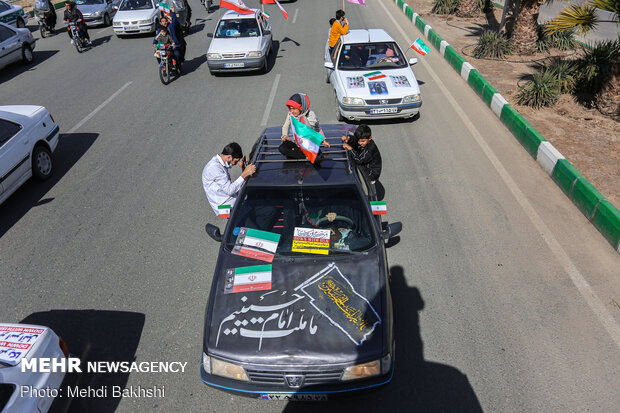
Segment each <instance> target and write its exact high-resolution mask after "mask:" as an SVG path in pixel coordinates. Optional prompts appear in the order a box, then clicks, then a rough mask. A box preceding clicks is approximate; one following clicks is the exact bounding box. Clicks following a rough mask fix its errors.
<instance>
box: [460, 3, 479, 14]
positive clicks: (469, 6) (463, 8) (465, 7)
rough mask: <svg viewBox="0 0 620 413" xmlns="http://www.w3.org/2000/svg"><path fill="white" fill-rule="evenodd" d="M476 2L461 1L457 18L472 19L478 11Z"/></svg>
mask: <svg viewBox="0 0 620 413" xmlns="http://www.w3.org/2000/svg"><path fill="white" fill-rule="evenodd" d="M479 9H480V7H479V5H478V0H461V1H459V8H458V10H457V11H456V15H457V16H459V17H474V16H475V15H476V13H477V12H478V11H479Z"/></svg>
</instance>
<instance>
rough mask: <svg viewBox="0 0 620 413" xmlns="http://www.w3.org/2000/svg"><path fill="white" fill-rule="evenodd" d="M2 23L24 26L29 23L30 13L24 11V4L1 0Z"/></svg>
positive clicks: (0, 20) (0, 17) (0, 18)
mask: <svg viewBox="0 0 620 413" xmlns="http://www.w3.org/2000/svg"><path fill="white" fill-rule="evenodd" d="M0 23H6V24H10V25H12V26H15V27H19V28H23V27H26V24H28V15H27V14H26V13H24V9H23V8H22V6H17V5H15V4H11V3H7V2H6V1H2V0H0Z"/></svg>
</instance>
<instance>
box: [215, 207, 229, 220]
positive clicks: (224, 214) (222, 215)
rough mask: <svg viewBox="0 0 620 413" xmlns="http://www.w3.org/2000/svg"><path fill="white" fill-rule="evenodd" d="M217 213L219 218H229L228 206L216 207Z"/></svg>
mask: <svg viewBox="0 0 620 413" xmlns="http://www.w3.org/2000/svg"><path fill="white" fill-rule="evenodd" d="M217 213H218V215H219V216H220V218H230V205H218V207H217Z"/></svg>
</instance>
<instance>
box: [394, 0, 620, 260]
mask: <svg viewBox="0 0 620 413" xmlns="http://www.w3.org/2000/svg"><path fill="white" fill-rule="evenodd" d="M394 3H396V4H397V5H398V7H399V8H400V9H401V10H402V12H403V13H405V15H406V16H407V17H408V18H409V20H411V22H412V23H413V24H414V25H415V26H416V27H417V28H418V30H420V31H421V32H422V33H424V37H426V38H427V39H428V41H429V42H430V43H431V44H432V45H433V46H434V47H435V49H437V50H438V51H439V53H440V54H441V55H442V56H443V57H444V59H445V60H446V61H447V62H448V63H449V64H450V66H452V68H454V70H456V72H457V73H459V74H460V75H461V77H462V78H463V80H465V82H467V84H468V85H469V86H470V87H471V88H472V89H473V90H474V91H475V92H476V94H477V95H478V96H480V98H481V99H482V100H483V101H484V103H486V105H487V106H488V107H490V108H491V110H492V111H493V113H495V115H496V116H497V117H498V118H499V119H500V121H501V122H502V123H503V124H504V126H506V127H507V128H508V130H509V131H510V132H511V133H512V134H513V135H514V137H515V138H517V140H518V141H519V142H520V143H521V145H523V147H524V148H525V150H527V151H528V153H529V154H530V155H531V156H532V157H533V158H534V159H536V161H537V162H538V163H539V164H540V166H541V167H542V168H543V169H544V170H545V171H546V172H547V174H548V175H549V176H551V178H552V179H553V181H554V182H555V183H556V184H557V185H558V186H559V187H560V188H561V189H562V191H563V192H564V193H565V194H566V196H568V198H569V199H570V200H571V201H572V202H573V203H574V204H575V206H576V207H577V208H578V209H579V210H580V211H581V213H583V214H584V215H585V217H586V218H588V220H589V221H590V222H591V223H592V224H593V225H594V226H595V227H596V229H598V230H599V232H600V233H601V234H603V236H604V237H605V238H606V239H607V241H609V242H610V243H611V245H612V246H613V247H614V248H615V249H616V251H617V252H618V253H620V211H619V210H618V208H616V207H615V206H614V205H613V204H612V203H611V202H609V201H608V200H607V199H606V198H605V197H604V196H603V195H602V194H601V193H600V192H599V191H598V190H597V189H596V188H595V187H594V185H592V184H591V183H590V182H589V181H588V180H587V179H586V178H585V177H584V176H583V175H582V174H581V173H580V172H579V171H578V170H577V169H576V168H575V167H574V166H573V165H572V164H571V163H570V162H569V161H567V160H566V159H565V158H564V156H562V154H561V153H560V152H559V151H558V150H557V149H556V148H555V147H554V146H553V145H552V144H551V143H550V142H548V141H547V140H546V139H545V138H544V137H543V136H542V135H541V134H540V133H539V132H538V131H537V130H536V129H535V128H534V127H533V126H532V125H531V124H530V123H529V122H528V121H527V120H526V119H525V118H524V117H523V116H522V115H521V114H520V113H519V112H518V111H517V110H516V109H515V108H513V107H512V106H511V105H510V104H509V103H508V102H507V101H506V99H504V97H503V96H502V95H501V94H499V93H498V92H497V90H496V89H495V88H494V87H493V86H492V85H491V84H490V83H489V82H488V81H487V80H486V79H485V78H484V77H482V75H481V74H480V73H479V72H478V71H477V70H476V69H475V68H474V67H473V66H472V65H471V64H470V63H469V62H467V61H466V60H465V59H464V58H463V57H462V56H461V55H460V54H459V53H458V52H457V51H456V50H454V48H453V47H452V46H450V44H449V43H448V42H446V41H445V40H443V38H442V37H441V36H439V34H438V33H437V32H435V30H433V28H432V27H431V26H430V25H429V24H427V23H426V22H425V21H424V20H423V19H422V18H421V17H420V16H419V15H418V13H416V12H415V11H414V10H413V9H412V8H411V6H409V5H408V4H407V3H405V1H404V0H394Z"/></svg>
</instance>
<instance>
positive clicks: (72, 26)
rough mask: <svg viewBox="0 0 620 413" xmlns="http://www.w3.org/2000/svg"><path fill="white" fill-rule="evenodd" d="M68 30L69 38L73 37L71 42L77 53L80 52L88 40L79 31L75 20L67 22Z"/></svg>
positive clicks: (86, 45) (85, 46)
mask: <svg viewBox="0 0 620 413" xmlns="http://www.w3.org/2000/svg"><path fill="white" fill-rule="evenodd" d="M69 31H70V32H71V38H72V39H73V44H74V45H75V48H76V49H77V51H78V53H82V52H83V51H84V50H85V49H86V48H87V47H88V46H89V44H88V41H87V40H86V38H85V37H84V36H83V35H82V33H81V32H80V29H79V28H78V25H77V23H76V22H74V21H71V22H69Z"/></svg>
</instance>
